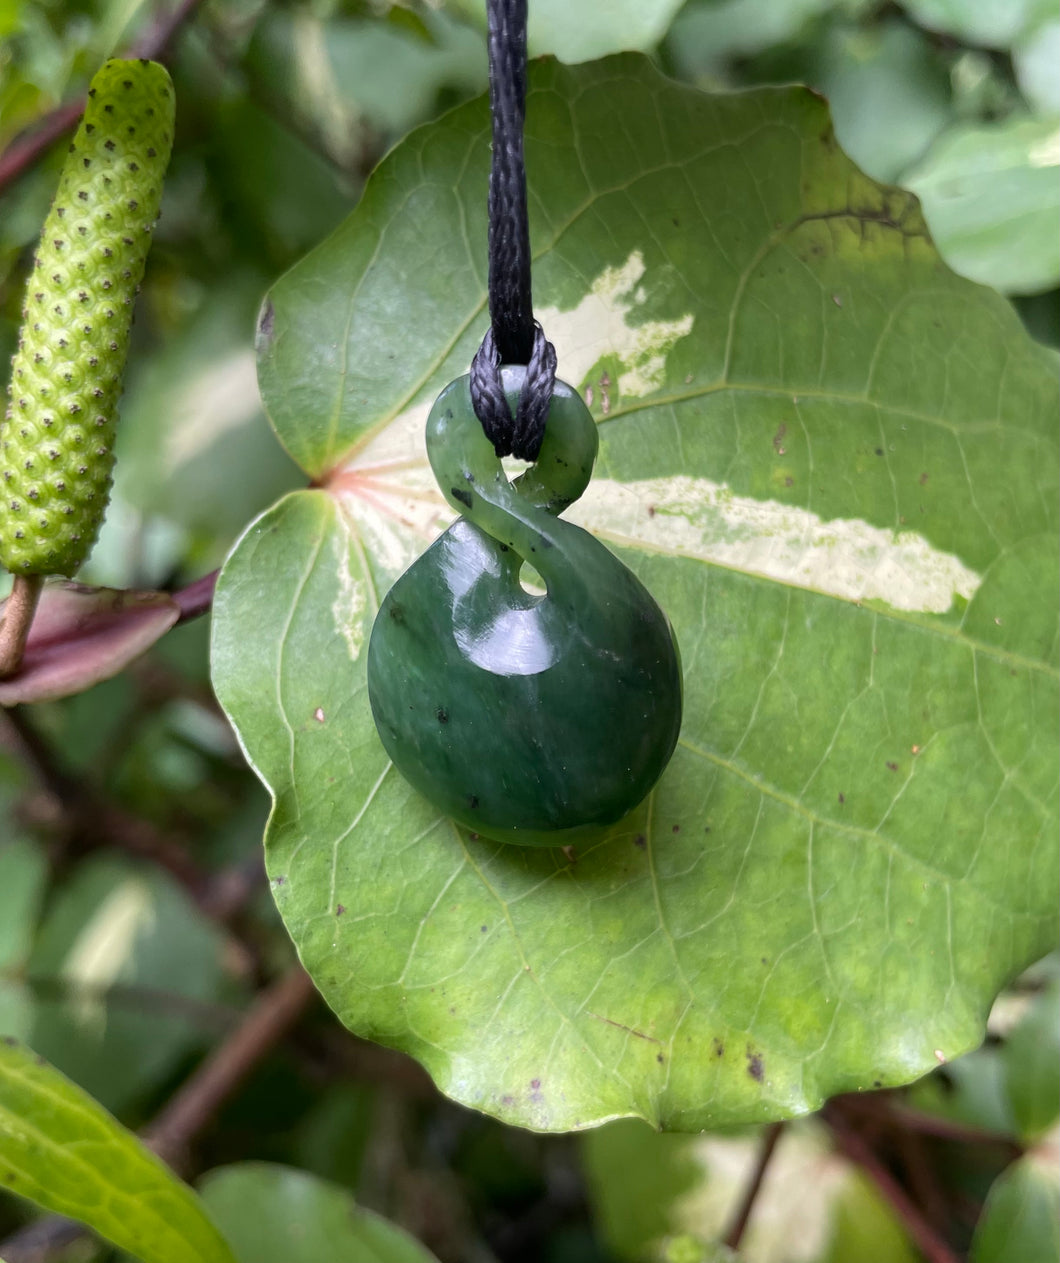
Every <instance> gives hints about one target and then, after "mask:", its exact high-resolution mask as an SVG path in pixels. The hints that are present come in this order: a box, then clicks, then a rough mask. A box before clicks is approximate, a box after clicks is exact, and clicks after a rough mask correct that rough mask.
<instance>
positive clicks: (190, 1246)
mask: <svg viewBox="0 0 1060 1263" xmlns="http://www.w3.org/2000/svg"><path fill="white" fill-rule="evenodd" d="M0 1185H2V1186H3V1187H4V1188H8V1189H10V1190H11V1191H12V1192H15V1193H18V1194H19V1195H20V1196H21V1197H26V1198H29V1200H30V1201H33V1202H36V1203H37V1205H38V1206H43V1207H44V1209H45V1210H49V1211H52V1212H54V1213H56V1214H59V1215H68V1216H70V1217H71V1218H73V1219H79V1220H81V1222H82V1223H85V1224H87V1225H88V1226H89V1227H90V1228H92V1229H93V1230H94V1231H95V1232H98V1233H99V1235H100V1236H101V1237H105V1238H106V1239H107V1240H108V1241H112V1242H114V1244H115V1245H117V1246H120V1247H121V1248H122V1249H124V1250H129V1251H131V1252H132V1253H133V1254H135V1255H136V1256H137V1257H138V1258H141V1259H144V1260H145V1261H146V1263H190V1260H195V1263H233V1259H232V1254H231V1252H230V1251H229V1249H228V1247H227V1246H226V1245H225V1243H224V1241H223V1240H222V1238H221V1237H220V1235H219V1234H218V1232H217V1229H216V1228H215V1227H214V1226H213V1224H212V1223H211V1222H210V1220H209V1219H208V1218H207V1217H206V1215H205V1213H204V1212H203V1210H202V1207H201V1206H200V1204H199V1201H198V1198H196V1196H195V1194H194V1193H193V1192H192V1191H191V1189H190V1188H188V1187H187V1185H185V1184H183V1183H182V1182H181V1181H180V1180H178V1179H177V1177H176V1176H175V1175H174V1174H173V1173H172V1171H170V1170H169V1169H168V1168H167V1167H166V1166H165V1164H164V1163H162V1162H161V1161H160V1160H159V1159H158V1158H156V1157H155V1155H154V1154H153V1153H151V1152H150V1150H148V1149H146V1148H145V1147H144V1146H143V1145H142V1144H141V1143H140V1141H139V1140H137V1138H136V1137H135V1136H134V1135H133V1134H132V1132H129V1131H126V1129H125V1128H124V1127H122V1126H121V1124H120V1123H118V1122H117V1120H116V1119H114V1118H112V1117H111V1116H110V1115H109V1114H108V1113H107V1112H106V1110H104V1109H103V1108H102V1107H101V1106H100V1105H98V1104H97V1103H96V1102H95V1101H94V1100H92V1098H91V1097H90V1096H88V1095H87V1094H86V1093H84V1092H82V1091H81V1089H80V1088H78V1087H76V1086H75V1085H74V1084H73V1083H71V1082H70V1081H69V1080H68V1079H66V1078H65V1077H64V1076H63V1075H61V1074H59V1072H58V1071H57V1070H54V1069H52V1067H51V1066H49V1065H48V1064H47V1062H45V1061H44V1060H43V1058H41V1057H37V1056H34V1054H33V1053H31V1052H30V1051H29V1049H27V1048H24V1047H22V1046H21V1045H20V1044H18V1043H17V1042H16V1041H15V1040H12V1039H0Z"/></svg>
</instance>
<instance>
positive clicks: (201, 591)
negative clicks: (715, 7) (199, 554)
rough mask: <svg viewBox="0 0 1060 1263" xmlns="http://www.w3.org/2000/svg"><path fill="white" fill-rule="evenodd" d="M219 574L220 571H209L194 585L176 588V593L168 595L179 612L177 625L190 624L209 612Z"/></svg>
mask: <svg viewBox="0 0 1060 1263" xmlns="http://www.w3.org/2000/svg"><path fill="white" fill-rule="evenodd" d="M220 573H221V572H220V570H211V571H210V573H209V574H204V575H203V576H202V578H201V579H196V580H195V581H194V583H189V584H188V585H187V586H186V587H183V588H178V589H177V591H176V592H171V593H170V596H171V597H172V598H173V600H174V602H175V603H176V605H177V608H178V609H179V610H180V617H179V618H178V619H177V622H178V623H187V622H190V621H191V620H192V619H193V618H199V617H201V616H202V615H203V614H206V613H208V612H209V609H210V606H211V604H212V603H213V590H214V588H215V587H217V576H218V575H219V574H220Z"/></svg>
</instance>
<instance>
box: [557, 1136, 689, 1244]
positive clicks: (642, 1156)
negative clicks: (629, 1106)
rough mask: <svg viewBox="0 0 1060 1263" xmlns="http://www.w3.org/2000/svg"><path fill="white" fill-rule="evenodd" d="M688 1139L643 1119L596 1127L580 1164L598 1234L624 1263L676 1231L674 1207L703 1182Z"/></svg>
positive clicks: (585, 1146)
mask: <svg viewBox="0 0 1060 1263" xmlns="http://www.w3.org/2000/svg"><path fill="white" fill-rule="evenodd" d="M692 1146H693V1141H692V1139H691V1138H690V1137H688V1136H676V1135H665V1134H659V1133H658V1132H655V1131H653V1130H652V1129H651V1128H650V1127H648V1126H647V1125H646V1124H644V1123H642V1122H641V1121H640V1120H639V1119H634V1118H623V1119H619V1120H618V1121H617V1122H614V1123H610V1124H609V1125H608V1126H606V1127H597V1128H596V1129H595V1130H593V1131H591V1132H589V1133H588V1134H587V1135H586V1136H585V1138H584V1140H583V1141H582V1161H583V1164H584V1167H585V1174H586V1181H587V1184H588V1187H589V1195H590V1199H591V1203H592V1207H593V1220H594V1222H595V1224H596V1227H597V1231H598V1233H599V1235H600V1236H601V1237H602V1238H603V1240H605V1241H606V1242H607V1244H608V1246H609V1247H610V1249H612V1250H613V1251H614V1252H615V1254H616V1255H618V1257H619V1258H622V1259H639V1258H642V1257H644V1256H645V1254H646V1253H647V1252H648V1251H649V1248H650V1247H651V1246H653V1245H654V1244H656V1243H657V1242H659V1241H660V1240H662V1239H663V1238H664V1237H666V1236H667V1235H668V1234H669V1233H670V1232H671V1231H672V1230H673V1229H674V1228H675V1227H676V1226H677V1221H676V1218H675V1212H674V1205H675V1203H676V1202H677V1201H678V1200H679V1199H680V1198H682V1197H684V1196H686V1195H687V1194H688V1193H690V1192H691V1191H692V1190H693V1189H695V1188H696V1187H697V1186H698V1185H700V1184H701V1183H702V1179H703V1169H702V1167H701V1166H700V1164H699V1163H698V1162H696V1160H695V1157H694V1154H693V1147H692Z"/></svg>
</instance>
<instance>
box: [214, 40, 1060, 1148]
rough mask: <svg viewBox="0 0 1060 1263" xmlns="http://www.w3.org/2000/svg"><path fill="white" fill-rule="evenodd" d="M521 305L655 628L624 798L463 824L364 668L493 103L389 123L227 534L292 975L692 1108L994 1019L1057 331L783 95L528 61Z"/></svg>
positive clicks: (470, 268) (792, 1096)
mask: <svg viewBox="0 0 1060 1263" xmlns="http://www.w3.org/2000/svg"><path fill="white" fill-rule="evenodd" d="M527 108H528V123H527V145H528V168H529V178H530V184H531V189H532V195H531V206H532V224H531V231H532V240H533V246H534V251H535V280H534V285H535V291H534V292H535V298H536V304H537V306H536V311H537V314H538V316H539V317H540V319H541V321H542V323H543V325H544V327H545V329H546V330H547V331H548V333H549V335H550V337H552V338H553V339H554V341H555V343H556V346H557V349H558V353H559V363H560V374H561V376H562V377H564V378H565V379H567V380H569V381H571V382H573V383H575V384H578V385H580V386H581V387H582V389H583V390H584V392H585V394H586V397H589V395H590V392H591V399H592V407H593V410H594V412H595V414H596V416H597V419H598V421H599V423H600V437H601V452H600V459H599V462H598V466H597V477H596V478H595V479H594V480H593V482H592V484H591V485H590V488H589V490H588V492H587V493H586V495H585V497H583V499H582V501H580V502H579V503H578V504H577V505H575V506H573V507H572V509H571V510H570V511H569V513H568V515H567V516H568V517H569V518H571V519H573V520H574V521H577V522H579V523H581V524H582V525H583V526H586V527H588V528H590V529H592V530H594V531H596V532H597V533H598V534H599V535H600V536H601V538H603V539H604V540H605V541H606V542H607V543H609V544H610V545H611V546H612V547H614V548H615V549H616V550H617V551H618V552H619V553H620V555H621V556H622V558H623V559H624V560H625V561H626V562H627V563H628V564H629V565H630V566H631V567H632V568H633V569H634V570H635V571H636V573H637V575H638V576H639V578H640V579H641V580H642V581H643V582H644V583H645V584H646V585H647V586H648V587H649V588H650V589H651V591H652V592H653V594H654V595H655V597H656V598H657V599H658V600H659V602H660V603H661V605H662V606H663V608H664V609H666V610H667V611H668V613H669V614H670V617H671V619H672V621H673V624H674V628H675V630H676V634H677V639H678V642H679V644H680V645H681V650H682V658H683V662H684V667H685V698H686V709H685V719H684V728H683V733H682V738H681V741H680V743H679V746H678V749H677V752H676V754H675V757H674V759H673V762H672V763H671V765H670V767H669V769H668V770H667V772H666V773H665V775H664V776H663V778H662V780H661V782H660V784H659V786H658V787H657V790H656V791H655V793H654V794H653V796H652V797H651V798H650V799H649V800H648V801H647V802H646V803H645V804H644V805H643V806H642V807H641V808H639V809H638V810H637V811H636V812H635V813H634V814H633V815H632V816H631V817H630V818H629V819H628V820H626V821H624V822H623V823H622V824H620V825H617V826H615V827H614V828H613V829H611V830H610V831H609V833H608V834H607V835H606V838H605V839H602V840H601V842H600V843H599V844H597V845H594V846H590V847H583V848H579V850H578V853H577V855H576V856H574V857H573V859H570V858H568V857H566V856H564V855H563V854H562V853H560V852H556V851H548V850H544V851H540V852H536V853H531V852H527V851H525V850H520V849H517V848H512V847H505V846H498V845H493V844H490V843H487V842H484V841H481V840H476V839H475V838H474V837H472V836H469V835H468V834H466V833H464V832H462V831H460V830H457V829H455V828H453V827H452V825H451V824H450V823H449V822H448V821H446V820H444V819H441V818H440V817H439V815H438V813H437V812H436V811H435V810H434V809H433V808H432V807H431V806H430V805H429V804H428V803H426V802H425V801H423V800H421V799H420V798H418V797H417V796H416V795H415V794H414V793H413V792H412V791H411V790H410V789H409V787H408V786H407V785H406V784H405V783H404V782H403V781H402V780H401V778H400V777H399V776H397V775H396V774H395V773H394V772H393V771H392V770H391V769H390V768H389V767H388V764H387V761H386V758H385V756H384V754H383V751H382V747H381V746H380V744H379V741H378V738H377V736H376V733H375V730H374V726H373V724H372V719H371V715H370V712H369V707H368V701H367V697H366V695H365V667H364V662H365V656H366V655H365V652H364V650H365V647H366V644H367V636H368V633H369V630H370V626H371V619H372V615H373V613H374V610H375V608H376V603H377V601H378V598H379V595H380V594H381V593H382V592H383V591H385V589H386V587H387V586H388V584H390V583H391V582H392V581H393V580H394V579H395V578H396V577H397V575H398V574H399V573H400V572H401V570H402V569H403V568H404V567H405V566H406V565H407V564H408V563H409V562H410V561H411V560H412V559H413V558H414V557H415V556H416V555H417V554H418V553H419V552H420V551H421V550H422V548H423V547H424V546H425V544H426V542H427V541H428V540H429V539H430V538H432V537H433V534H434V533H435V532H436V531H437V529H438V528H439V526H440V525H441V524H442V523H443V522H445V521H447V520H448V515H447V513H446V510H445V508H444V502H443V501H442V498H441V496H440V494H439V493H438V492H437V490H436V488H435V486H434V483H433V479H432V478H431V476H430V473H429V471H428V469H427V465H426V457H425V454H424V451H423V420H424V418H425V416H426V413H427V410H428V408H429V407H430V404H431V402H432V401H433V399H434V397H435V396H436V394H437V393H438V391H439V390H440V389H441V387H442V386H443V385H444V384H445V383H446V382H447V381H448V380H450V379H451V378H453V377H455V376H456V375H458V374H459V373H462V372H464V371H465V370H466V367H467V365H468V363H469V361H470V359H471V356H472V354H473V352H474V350H475V348H476V347H477V345H478V342H479V340H480V338H481V336H482V333H483V331H484V329H485V327H486V315H485V288H484V282H485V275H484V270H485V241H486V207H485V189H486V182H487V168H488V159H489V154H488V131H489V129H488V118H487V112H486V109H485V105H484V103H483V102H476V103H473V104H471V105H469V106H467V107H462V108H461V109H459V110H456V111H454V112H453V113H451V114H449V115H448V116H447V117H446V118H444V119H443V120H442V121H440V122H439V123H438V124H436V125H432V126H430V127H427V128H423V129H421V130H419V131H417V132H415V133H414V134H413V135H412V136H410V137H409V138H408V139H407V140H406V141H405V142H404V143H403V144H402V145H400V146H399V147H398V148H397V149H396V150H395V151H394V152H393V153H392V154H391V155H390V157H389V158H388V159H387V160H386V161H385V162H384V163H383V165H382V166H381V167H380V169H379V171H378V172H377V174H376V175H375V177H374V178H373V179H372V181H371V182H370V184H369V186H368V188H367V190H366V192H365V195H364V198H363V200H362V202H361V203H360V204H359V206H358V208H357V210H356V211H355V212H354V214H353V215H352V216H351V218H350V219H349V220H348V221H347V222H346V224H345V225H344V226H343V227H342V228H341V229H340V230H339V231H338V232H337V233H336V234H335V235H334V236H332V237H331V238H330V239H329V240H328V241H327V242H325V243H324V244H323V245H322V246H320V247H319V248H318V249H317V250H316V251H314V252H313V253H312V254H311V255H310V256H308V258H307V259H306V260H305V261H304V262H303V263H302V264H300V265H298V266H297V267H296V268H294V269H293V270H292V271H291V272H289V273H288V274H287V275H286V276H285V277H284V278H283V279H282V280H281V281H280V282H278V284H277V285H276V286H275V287H274V289H273V290H272V292H271V294H270V297H269V299H268V301H267V303H266V305H265V308H264V310H263V314H262V319H261V324H260V331H259V334H260V336H259V379H260V382H261V386H262V391H263V397H264V400H265V404H266V408H267V411H268V413H269V415H270V418H271V420H272V422H273V424H274V426H275V427H276V429H277V432H278V434H279V436H280V438H281V441H282V442H283V443H284V444H285V446H286V447H287V448H288V450H289V451H290V452H292V454H294V455H295V457H296V459H297V460H298V461H299V462H300V463H301V465H302V466H303V468H304V469H305V470H306V471H307V473H309V474H311V475H312V476H313V477H314V479H315V480H316V483H317V486H316V488H315V489H314V490H310V491H302V492H297V493H295V494H293V495H291V496H288V497H287V498H286V499H284V500H282V501H280V503H279V504H277V505H276V506H275V507H274V508H273V509H271V510H270V511H269V512H268V513H266V514H264V515H263V516H262V517H261V518H259V519H258V521H257V522H255V523H254V524H253V525H252V526H251V527H250V528H249V529H248V530H247V532H246V534H245V535H244V536H243V538H242V540H241V541H240V543H239V545H238V546H237V547H236V549H235V551H234V553H233V554H232V556H231V557H230V558H229V560H228V562H227V563H226V566H225V570H224V573H223V575H222V577H221V581H220V583H219V585H218V589H217V599H216V604H215V608H214V622H213V646H212V657H213V665H212V669H213V676H214V683H215V687H216V690H217V693H218V696H219V697H220V699H221V701H222V703H223V705H224V706H225V708H226V710H227V712H228V714H229V715H230V717H231V718H232V721H233V723H234V725H235V727H236V729H237V731H238V733H239V736H240V739H241V741H242V743H243V746H244V749H245V750H246V752H247V755H248V757H249V759H250V761H251V762H252V764H253V766H254V767H255V768H256V769H257V771H258V773H259V775H260V776H261V778H262V779H263V781H264V782H265V783H266V785H267V786H268V787H269V789H270V790H271V792H272V794H273V796H274V799H275V806H274V810H273V813H272V816H271V819H270V823H269V827H268V831H267V837H266V850H267V863H268V867H269V872H270V875H271V879H272V884H273V888H274V892H275V895H276V899H277V903H278V905H279V907H280V910H281V913H282V915H283V916H284V918H285V921H286V923H287V926H288V928H289V930H290V932H291V934H292V936H293V938H294V940H295V942H296V944H297V946H298V949H299V952H300V953H301V955H302V959H303V960H304V962H305V964H306V966H307V968H308V969H309V970H310V972H311V973H312V975H313V977H314V979H315V981H316V983H317V985H318V986H319V987H320V989H321V991H322V992H323V994H324V995H325V997H326V998H327V999H328V1001H329V1002H330V1003H331V1004H332V1005H333V1007H334V1008H335V1010H336V1012H337V1013H338V1014H339V1016H340V1017H341V1018H342V1020H343V1021H344V1022H345V1023H346V1024H347V1025H348V1026H349V1027H350V1028H351V1029H353V1030H355V1031H357V1032H358V1033H360V1034H362V1035H365V1036H368V1037H370V1038H374V1039H377V1040H380V1041H382V1042H384V1043H387V1044H390V1045H393V1046H395V1047H398V1048H401V1049H404V1050H405V1051H408V1052H410V1053H412V1054H413V1055H414V1056H417V1057H418V1058H419V1059H420V1060H421V1061H422V1062H423V1063H424V1064H425V1065H426V1067H427V1068H428V1069H429V1071H430V1072H431V1073H432V1075H434V1077H435V1079H436V1080H437V1081H438V1083H439V1084H440V1086H441V1087H442V1088H443V1090H445V1091H446V1092H449V1093H450V1094H452V1095H453V1096H455V1097H456V1098H457V1099H459V1100H461V1101H463V1102H465V1103H466V1104H469V1105H472V1106H474V1107H476V1108H478V1109H481V1110H484V1111H486V1112H489V1113H493V1114H496V1115H498V1116H500V1117H502V1118H504V1119H506V1120H508V1121H510V1122H515V1123H519V1124H521V1125H524V1126H531V1127H536V1128H540V1129H566V1128H574V1127H585V1126H589V1125H591V1124H593V1123H597V1122H600V1121H603V1120H605V1119H608V1118H613V1117H616V1116H621V1115H636V1116H641V1117H643V1118H645V1119H647V1120H649V1121H651V1122H652V1123H656V1124H662V1125H664V1126H666V1127H669V1128H677V1129H698V1128H702V1127H707V1126H716V1125H720V1124H723V1123H733V1122H738V1121H755V1120H761V1119H766V1118H772V1117H778V1116H781V1115H786V1114H795V1113H800V1112H803V1111H806V1110H810V1109H813V1108H814V1107H815V1106H816V1105H817V1104H818V1103H819V1102H820V1100H821V1099H822V1098H823V1097H825V1096H828V1095H830V1094H832V1093H834V1092H837V1091H841V1090H850V1089H854V1088H863V1087H870V1086H872V1085H873V1084H874V1083H875V1084H880V1083H888V1084H893V1083H900V1082H905V1081H908V1080H910V1079H912V1078H915V1077H916V1076H918V1075H920V1074H923V1073H924V1072H925V1071H926V1070H928V1069H929V1068H931V1067H933V1066H935V1065H937V1064H938V1059H939V1058H940V1057H943V1058H952V1057H954V1056H956V1055H957V1054H958V1053H961V1052H963V1051H965V1050H966V1049H968V1048H970V1047H972V1046H974V1045H975V1044H976V1043H978V1041H979V1040H980V1038H981V1036H982V1031H983V1022H984V1018H985V1014H986V1011H987V1008H988V1006H989V1003H990V1000H991V999H992V997H993V996H994V994H996V992H997V991H998V990H999V988H1000V987H1001V985H1002V984H1003V983H1004V982H1005V981H1006V980H1007V979H1008V978H1010V977H1011V976H1012V975H1013V974H1014V973H1015V972H1016V971H1017V970H1018V969H1019V968H1020V967H1021V966H1023V965H1025V964H1026V963H1028V962H1029V961H1031V960H1033V959H1035V958H1037V957H1038V956H1040V955H1041V954H1043V953H1044V952H1045V951H1046V950H1048V948H1049V947H1050V946H1051V945H1052V942H1053V940H1054V936H1055V934H1056V928H1057V910H1056V906H1055V899H1054V897H1053V895H1054V891H1055V888H1056V882H1057V853H1056V847H1055V836H1056V829H1057V821H1056V809H1057V779H1056V765H1057V688H1056V682H1057V605H1058V603H1060V602H1058V597H1057V592H1056V584H1057V558H1056V533H1057V485H1056V484H1057V465H1058V460H1057V435H1056V425H1055V420H1056V416H1055V412H1056V404H1055V373H1056V357H1055V356H1054V355H1053V354H1052V353H1050V352H1048V351H1046V350H1045V349H1044V348H1042V347H1039V346H1037V345H1036V344H1034V343H1033V342H1032V341H1031V340H1030V339H1029V338H1028V337H1027V335H1026V334H1025V332H1024V331H1023V329H1022V327H1021V326H1020V323H1019V320H1018V318H1017V317H1016V315H1015V313H1014V312H1013V311H1012V309H1011V307H1010V305H1009V304H1008V303H1007V302H1005V300H1003V299H1002V298H1000V297H999V296H998V295H997V294H995V293H993V292H990V291H988V290H984V289H980V288H978V287H976V286H974V285H971V284H970V283H968V282H966V281H963V280H961V279H960V278H958V277H956V276H955V275H953V274H952V273H951V272H950V271H948V270H947V268H946V267H945V266H944V265H943V264H942V263H941V261H940V260H939V258H938V255H937V254H936V253H935V251H934V249H933V248H932V246H931V244H930V242H929V240H928V239H927V236H926V233H925V230H924V226H923V223H922V221H921V219H920V216H919V214H918V211H917V208H916V204H915V202H914V201H913V199H912V198H911V197H909V195H907V194H904V193H901V192H898V191H896V190H890V189H885V188H880V187H879V186H877V185H875V184H873V183H872V182H871V181H870V180H868V179H867V178H866V177H864V176H863V175H861V174H860V173H859V172H858V171H857V170H856V168H855V167H854V166H853V165H852V164H851V163H850V161H849V160H848V159H847V158H846V157H845V156H844V155H843V154H842V153H841V152H840V151H839V149H838V148H837V146H836V144H835V141H834V137H833V135H832V132H831V129H830V127H829V123H828V117H827V113H826V108H825V106H824V104H823V102H822V101H821V100H820V99H819V98H816V97H815V96H813V95H812V94H811V93H809V92H807V91H806V90H804V89H784V90H770V91H762V92H750V93H741V94H732V95H724V96H719V97H716V98H715V97H710V96H707V95H703V94H700V93H698V92H696V91H695V90H693V89H690V88H687V87H682V86H680V85H678V84H675V83H672V82H670V81H668V80H666V79H664V78H662V77H661V76H660V75H659V74H658V73H657V72H656V71H655V70H654V69H653V68H652V67H651V66H650V65H649V64H648V63H647V62H646V61H645V60H644V59H642V58H638V57H625V58H621V59H614V60H611V61H607V62H603V63H599V64H595V65H590V66H585V67H579V68H577V69H569V68H565V67H563V66H561V65H558V64H556V63H547V64H545V65H540V66H537V67H536V68H535V69H534V72H533V75H532V91H531V94H530V96H529V99H528V107H527Z"/></svg>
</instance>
